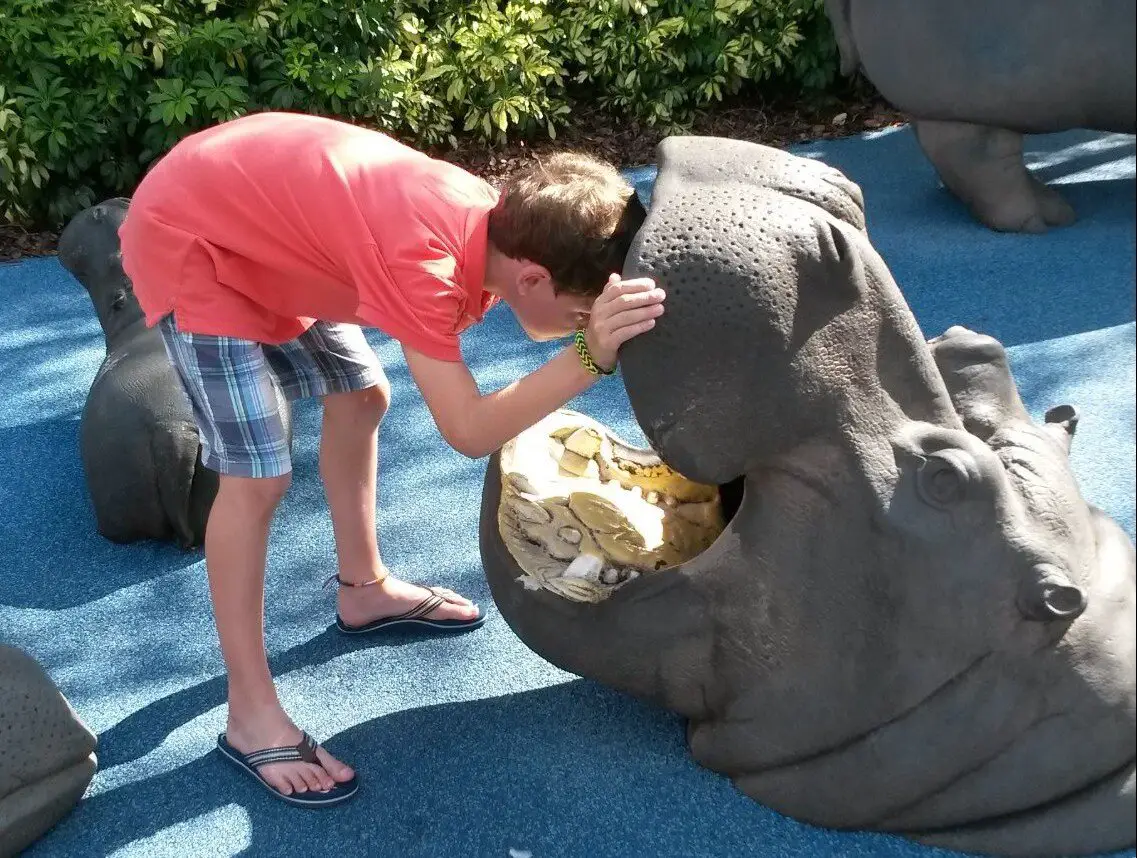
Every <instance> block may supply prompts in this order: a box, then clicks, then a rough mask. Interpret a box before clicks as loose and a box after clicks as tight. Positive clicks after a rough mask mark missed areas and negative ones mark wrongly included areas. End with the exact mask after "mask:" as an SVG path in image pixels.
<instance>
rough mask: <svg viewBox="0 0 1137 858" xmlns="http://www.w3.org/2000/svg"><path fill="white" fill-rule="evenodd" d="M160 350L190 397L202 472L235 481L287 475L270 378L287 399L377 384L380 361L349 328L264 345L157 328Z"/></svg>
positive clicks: (168, 323) (165, 323)
mask: <svg viewBox="0 0 1137 858" xmlns="http://www.w3.org/2000/svg"><path fill="white" fill-rule="evenodd" d="M158 330H159V331H160V333H161V335H162V341H163V342H164V343H165V345H166V353H167V354H168V355H169V357H170V362H171V363H172V364H173V365H174V369H175V370H176V371H177V373H178V377H179V378H180V379H181V382H182V386H183V387H184V388H185V391H186V394H187V396H189V400H190V405H191V406H192V408H193V415H194V421H195V422H196V423H197V430H198V434H199V436H200V438H201V446H202V450H201V460H202V464H204V465H205V466H206V467H207V468H209V469H211V470H214V471H217V472H219V473H222V474H229V475H231V476H238V477H277V476H281V475H283V474H287V473H289V472H290V471H291V470H292V457H291V455H290V451H289V445H288V436H287V434H286V433H285V431H284V423H283V421H282V419H281V416H280V402H279V400H278V399H277V395H276V392H275V390H274V387H273V383H272V380H273V378H274V377H275V379H276V380H277V382H278V383H279V384H280V387H281V389H282V390H283V392H284V396H285V397H286V398H287V399H289V400H295V399H300V398H301V397H306V396H324V395H326V394H329V393H346V392H348V391H353V390H363V389H365V388H368V387H374V386H375V385H378V384H381V383H383V380H384V376H383V369H382V367H380V366H379V360H378V358H376V356H375V352H374V351H372V349H371V346H369V345H368V343H367V340H366V339H365V338H364V336H363V331H362V330H360V329H359V328H358V327H356V326H354V325H339V324H330V323H326V322H317V323H316V324H314V325H313V326H312V327H311V328H309V329H308V330H307V331H305V332H304V333H303V334H301V335H300V336H299V337H297V338H296V339H294V340H289V341H288V342H286V343H282V344H280V345H267V344H264V343H258V342H253V341H251V340H242V339H237V338H236V337H215V336H208V335H204V334H190V333H185V332H183V331H179V330H178V329H177V326H176V325H175V322H174V318H173V316H166V317H165V318H163V319H162V320H161V321H160V322H159V323H158Z"/></svg>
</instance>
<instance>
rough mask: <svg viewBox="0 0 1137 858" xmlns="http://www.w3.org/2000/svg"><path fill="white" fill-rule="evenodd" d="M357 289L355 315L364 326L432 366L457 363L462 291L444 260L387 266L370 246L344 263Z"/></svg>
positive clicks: (450, 264) (439, 256) (452, 264)
mask: <svg viewBox="0 0 1137 858" xmlns="http://www.w3.org/2000/svg"><path fill="white" fill-rule="evenodd" d="M349 265H350V266H351V268H352V272H351V273H352V276H353V278H354V279H355V282H356V284H357V288H358V289H359V306H358V308H357V310H356V313H357V315H358V317H359V319H360V320H361V321H362V322H363V323H364V324H367V325H373V326H374V327H376V328H378V329H379V330H381V331H383V332H384V333H386V334H389V335H390V336H392V337H394V338H395V339H396V340H398V341H399V342H401V343H403V344H404V345H407V346H409V347H411V348H412V349H415V350H416V351H420V352H422V353H423V354H425V355H428V356H429V357H433V358H436V359H438V360H447V361H460V360H462V351H461V348H460V346H459V343H458V332H459V329H460V323H461V320H462V318H463V316H464V314H465V311H466V307H465V301H466V295H465V291H464V290H463V289H462V288H461V286H460V285H459V284H458V283H457V280H456V273H457V265H456V263H455V262H454V261H453V259H452V258H450V257H447V256H445V255H444V254H435V255H433V256H432V257H431V258H429V259H426V260H423V261H419V262H415V263H411V264H399V265H391V264H389V263H388V262H387V261H386V260H385V259H384V258H383V255H382V254H381V253H380V252H379V250H378V249H377V248H376V247H375V246H374V245H368V247H367V248H366V249H365V250H364V251H362V252H361V253H360V254H359V255H358V256H357V258H356V259H355V260H353V261H352V262H350V263H349Z"/></svg>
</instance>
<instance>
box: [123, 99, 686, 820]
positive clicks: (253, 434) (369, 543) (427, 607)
mask: <svg viewBox="0 0 1137 858" xmlns="http://www.w3.org/2000/svg"><path fill="white" fill-rule="evenodd" d="M632 192H633V191H632V188H631V187H630V186H629V185H628V184H627V183H626V182H624V181H623V179H622V178H621V177H620V175H619V173H618V172H616V171H615V170H614V169H613V168H611V167H610V166H608V165H606V164H603V163H601V162H597V161H594V160H592V159H590V158H587V157H584V156H579V155H561V156H556V157H553V158H550V159H549V160H548V161H547V162H546V163H545V164H544V165H543V166H538V167H534V168H531V169H528V170H527V171H525V172H524V173H523V174H521V175H518V176H517V177H515V178H514V179H513V180H511V181H510V182H509V183H507V185H506V186H505V187H504V189H503V190H502V192H501V193H500V194H498V193H497V192H495V191H494V190H493V188H491V187H490V186H489V185H488V184H487V183H486V182H484V181H482V180H481V179H479V178H477V177H475V176H472V175H470V174H469V173H467V172H465V171H463V170H462V169H460V168H458V167H456V166H454V165H451V164H448V163H446V162H443V161H439V160H435V159H432V158H430V157H428V156H426V155H425V154H422V153H420V152H417V151H415V150H413V149H411V148H408V147H406V146H404V145H402V144H400V143H398V142H396V141H395V140H393V139H391V138H390V137H387V136H385V135H383V134H381V133H378V132H375V131H370V130H366V129H362V128H358V127H355V126H352V125H349V124H347V123H343V122H339V121H335V120H331V119H325V118H319V117H315V116H308V115H304V114H292V113H260V114H254V115H251V116H247V117H244V118H241V119H237V120H234V121H231V122H227V123H224V124H222V125H219V126H216V127H213V128H210V129H207V130H205V131H202V132H199V133H197V134H194V135H191V136H189V137H187V138H185V139H184V140H182V141H181V142H180V143H179V144H178V145H177V146H175V147H174V149H173V150H171V151H170V152H169V153H168V154H167V155H166V156H165V157H164V158H162V159H161V160H160V161H159V163H158V164H156V165H155V167H154V168H153V169H152V170H151V171H150V172H149V173H148V174H147V176H146V177H145V178H144V180H143V181H142V182H141V184H140V185H139V187H138V188H137V191H136V193H135V195H134V197H133V199H132V201H131V204H130V208H129V211H128V214H127V217H126V220H125V222H124V223H123V225H122V228H121V230H120V237H121V240H122V254H123V268H124V270H125V271H126V273H127V275H128V276H129V277H130V279H131V281H132V282H133V286H134V291H135V294H136V296H137V298H138V301H139V302H140V304H141V306H142V308H143V310H144V311H145V313H146V317H147V324H149V325H151V326H154V325H157V326H158V328H159V330H160V332H161V335H162V337H163V339H164V342H165V344H166V348H167V351H168V353H169V355H170V359H171V362H172V364H173V365H174V367H175V369H176V370H177V372H178V375H179V378H180V379H181V381H182V384H183V385H184V387H185V390H186V393H187V395H188V397H189V399H190V402H191V404H192V406H193V413H194V418H195V420H196V422H197V425H198V430H199V432H200V435H201V442H202V459H203V462H204V464H205V466H206V467H208V468H211V469H213V470H216V471H217V472H219V474H220V487H219V489H218V493H217V497H216V500H215V501H214V503H213V507H212V510H211V512H210V516H209V521H208V524H207V527H206V536H205V557H206V567H207V570H208V575H209V587H210V595H211V599H212V603H213V611H214V618H215V622H216V625H217V633H218V637H219V639H220V644H221V651H222V655H223V657H224V660H225V665H226V670H227V675H228V723H227V726H226V731H225V733H224V734H223V735H222V736H220V737H219V738H218V746H219V748H220V750H221V752H222V753H223V754H224V755H225V756H226V758H227V759H229V760H231V761H232V762H234V763H236V764H237V765H238V766H240V767H241V768H242V769H243V770H244V771H246V772H248V773H249V774H251V775H252V776H254V777H255V778H257V779H258V780H259V781H260V782H261V783H262V784H263V785H265V786H266V787H268V788H269V789H270V790H271V791H272V792H273V794H274V795H276V796H278V797H280V798H282V799H284V800H286V801H290V802H292V803H296V804H303V805H306V806H316V805H327V804H333V803H336V802H339V801H342V800H344V799H345V798H348V797H350V796H351V795H353V794H354V793H355V791H356V789H357V788H358V784H357V781H356V777H355V773H354V772H353V771H352V769H351V768H350V767H349V766H347V765H345V764H344V763H342V762H340V761H339V760H336V759H335V758H333V757H332V756H331V755H330V754H329V753H328V752H327V751H326V750H325V749H324V748H322V747H320V746H319V745H318V744H317V743H316V742H315V741H314V740H313V739H312V738H311V737H309V736H308V735H307V734H306V733H303V732H302V731H301V730H300V729H298V728H297V727H296V725H295V724H293V723H292V721H291V719H290V718H289V717H288V715H287V714H286V713H285V711H284V709H283V707H282V706H281V703H280V700H279V699H278V697H277V694H276V688H275V686H274V684H273V680H272V676H271V674H270V672H269V666H268V661H267V658H266V654H265V648H264V578H265V562H266V552H267V543H268V534H269V525H270V522H271V520H272V517H273V514H274V512H275V510H276V507H277V505H278V504H279V503H280V500H281V498H282V497H283V495H284V493H285V491H286V489H287V488H288V485H289V479H290V473H291V462H290V459H289V448H288V439H287V438H286V436H285V433H284V429H283V424H282V421H281V417H280V412H279V410H278V406H277V400H276V397H275V394H274V388H273V385H272V379H273V377H275V379H276V380H277V382H278V383H279V384H280V386H281V387H282V389H283V391H284V393H285V395H286V396H287V397H288V398H290V399H295V398H298V397H307V396H315V397H320V398H321V399H322V400H323V426H322V430H321V435H320V476H321V478H322V481H323V484H324V487H325V493H326V497H327V502H328V507H329V510H330V513H331V518H332V526H333V532H334V535H335V545H336V557H337V565H338V574H337V575H336V576H335V579H336V580H337V581H338V582H339V584H340V585H341V586H340V588H339V592H338V596H337V617H336V622H337V626H338V627H339V629H340V630H341V631H344V632H348V633H356V634H364V633H371V632H379V631H381V630H383V629H386V628H388V627H389V626H391V625H393V624H396V623H408V622H411V623H418V624H422V625H426V626H429V627H431V628H436V629H440V630H461V629H469V628H473V627H476V626H479V625H481V624H482V623H483V622H484V621H485V616H484V614H482V613H481V612H480V611H479V610H478V608H477V607H476V606H474V605H473V604H471V602H470V601H469V600H467V599H465V598H463V597H461V596H459V595H457V594H456V593H454V592H452V591H451V590H447V589H444V588H442V587H429V588H423V587H418V586H414V585H412V584H410V583H407V582H404V581H401V580H399V579H398V578H396V577H394V576H393V575H392V574H391V573H390V570H388V568H387V567H386V566H385V565H384V563H383V560H382V558H381V557H380V553H379V545H378V537H377V532H376V522H375V504H376V479H377V467H378V463H377V443H378V439H377V433H378V428H379V423H380V421H381V420H382V418H383V415H384V413H385V412H386V410H387V405H388V401H389V395H390V387H389V385H388V382H387V378H386V376H385V375H384V373H383V369H382V368H381V367H380V365H379V363H378V361H377V359H376V356H375V354H374V352H373V351H372V350H371V349H370V347H369V346H368V345H367V342H366V340H365V339H364V336H363V332H362V331H361V329H360V326H368V327H374V328H377V329H379V330H381V331H383V332H385V333H386V334H388V335H389V336H391V337H392V338H394V339H395V340H397V341H398V342H399V343H400V344H401V345H402V348H403V353H404V355H405V357H406V361H407V366H408V368H409V370H410V373H411V376H412V377H413V378H414V381H415V383H416V385H417V386H418V388H419V390H420V391H421V392H422V395H423V397H424V399H425V401H426V404H427V406H428V408H429V410H430V413H431V415H432V416H433V418H434V421H435V423H436V424H437V426H438V429H439V431H440V432H441V434H442V436H443V438H445V440H446V441H447V442H448V443H449V444H450V445H451V446H452V447H453V448H454V449H455V450H457V451H459V452H460V453H463V454H464V455H466V456H469V457H471V458H480V457H482V456H486V455H489V454H490V453H492V452H493V451H495V450H497V449H498V448H499V447H501V446H502V445H503V444H504V443H505V442H506V441H508V440H509V439H510V438H512V437H513V436H515V435H517V434H518V433H520V432H521V431H523V430H524V429H526V428H528V427H529V426H531V425H533V424H534V423H536V422H537V421H539V420H540V419H542V418H543V417H545V416H546V415H547V414H549V413H551V412H552V411H554V410H556V409H557V408H559V407H561V406H562V405H564V404H565V403H567V402H568V401H569V400H570V399H572V398H573V397H575V396H576V395H578V394H580V393H581V392H583V391H584V390H585V389H587V388H588V387H589V386H590V385H591V384H592V383H593V382H594V381H596V379H597V378H598V377H599V376H598V373H605V372H608V371H609V370H610V369H611V368H612V367H613V366H614V364H615V362H616V352H617V349H618V348H619V347H620V345H621V344H622V343H623V342H625V341H626V340H628V339H629V338H631V337H633V336H636V335H637V334H640V333H642V332H644V331H646V330H648V329H650V328H651V327H652V326H653V325H654V320H655V319H656V317H658V316H659V315H660V314H661V313H662V312H663V303H662V302H663V297H664V296H663V293H662V291H661V290H659V289H657V288H655V286H654V284H653V283H652V281H651V280H648V279H638V280H629V281H621V280H620V278H619V275H618V274H616V273H615V272H617V271H619V270H620V269H621V268H622V266H623V256H624V252H625V251H626V247H627V242H628V240H629V239H630V232H631V227H630V226H629V224H628V223H627V222H626V221H625V220H624V216H625V210H626V207H627V203H628V200H629V197H630V195H631V194H632ZM498 301H502V302H504V303H505V304H507V305H508V306H509V307H510V309H511V310H512V311H513V312H514V313H515V314H516V315H517V318H518V321H519V322H520V324H521V326H522V327H523V328H524V330H525V331H526V333H527V334H528V335H529V336H530V337H531V338H532V339H534V340H548V339H552V338H558V337H563V336H567V335H568V334H571V333H573V332H574V331H582V332H583V335H582V336H578V338H577V342H576V347H573V346H569V347H567V348H565V349H564V350H563V351H561V352H560V353H559V354H557V356H556V357H554V358H552V359H551V360H550V361H548V362H547V363H546V364H544V365H543V366H542V367H540V368H539V369H537V370H536V371H535V372H533V373H531V374H529V375H527V376H525V377H524V378H522V379H520V380H518V381H516V382H515V383H513V384H510V385H509V386H507V387H505V388H503V389H501V390H498V391H496V392H494V393H490V394H487V395H482V394H481V393H480V392H479V390H478V388H477V385H476V383H475V381H474V378H473V376H472V375H471V373H470V371H469V369H468V368H467V367H466V365H465V364H464V363H463V361H462V355H461V352H460V350H459V345H458V336H459V334H460V333H461V332H462V331H463V330H464V329H466V328H467V327H469V326H470V325H471V324H474V323H476V322H479V321H481V320H482V318H483V316H484V314H485V313H486V311H487V310H488V309H489V308H490V307H492V306H493V305H494V304H495V303H496V302H498Z"/></svg>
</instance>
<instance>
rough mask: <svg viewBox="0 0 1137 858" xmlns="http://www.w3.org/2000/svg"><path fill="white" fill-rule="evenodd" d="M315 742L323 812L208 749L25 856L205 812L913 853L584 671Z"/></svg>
mask: <svg viewBox="0 0 1137 858" xmlns="http://www.w3.org/2000/svg"><path fill="white" fill-rule="evenodd" d="M209 693H210V694H212V693H213V692H212V691H211V692H209ZM188 702H189V698H183V703H188ZM204 702H205V700H204V699H199V700H198V704H201V703H204ZM183 708H184V706H183ZM189 708H191V709H192V708H195V707H194V706H190V707H189ZM170 711H171V712H172V711H173V710H170ZM151 717H153V710H152V709H151ZM327 746H328V748H329V750H330V751H331V752H332V753H334V754H336V755H338V756H339V757H341V758H342V759H345V760H348V761H350V762H351V764H352V765H353V766H354V767H355V768H356V770H357V771H358V772H359V776H360V782H361V791H360V794H359V795H358V796H357V797H356V798H355V799H354V800H353V801H351V802H348V803H345V804H344V805H341V806H340V807H338V808H336V809H333V810H328V811H323V812H311V811H303V810H300V809H296V808H292V807H289V806H287V805H284V804H283V803H281V802H279V801H276V800H275V799H273V798H272V797H271V796H270V795H268V794H267V792H266V791H264V790H263V789H261V788H260V787H259V786H257V785H256V784H254V783H253V782H252V781H251V780H250V779H249V778H248V777H247V776H245V775H244V774H242V773H240V772H238V771H237V770H236V769H234V768H232V767H231V766H228V765H227V764H226V763H225V762H224V761H223V760H221V759H220V758H219V757H218V756H217V754H216V753H215V752H210V753H208V754H207V755H205V756H203V757H201V758H199V759H196V760H194V761H193V762H191V763H188V764H186V765H184V766H182V767H180V768H177V769H174V770H172V771H168V772H165V773H163V774H160V775H156V776H154V777H149V778H145V779H143V780H139V781H136V782H133V783H128V784H125V785H123V786H121V787H118V788H116V789H113V790H111V791H109V792H107V793H103V794H99V795H96V796H94V797H92V798H89V799H87V800H85V801H83V802H82V803H81V804H80V805H79V806H78V807H77V808H76V810H75V811H74V813H73V814H72V815H71V816H69V817H68V818H67V819H65V820H64V821H63V822H62V823H60V825H58V826H57V828H56V829H55V830H54V831H52V832H51V833H50V834H49V835H48V836H47V837H45V838H44V839H43V840H41V841H40V842H39V843H38V844H37V845H36V846H35V847H34V848H33V849H32V850H30V851H29V853H28V855H29V856H37V855H49V854H67V855H69V856H72V855H95V854H98V855H107V854H110V853H112V852H114V851H115V850H117V849H122V848H123V847H128V846H129V845H130V844H135V849H137V850H138V851H145V849H144V848H142V847H143V843H139V842H138V841H146V843H145V846H146V847H157V848H158V851H162V848H161V847H163V846H165V847H167V848H169V847H170V846H171V845H172V841H173V840H174V839H175V838H177V843H178V845H179V848H180V849H182V850H183V852H182V854H190V853H193V852H195V851H196V852H198V853H203V852H204V851H205V850H207V849H209V848H211V847H212V848H213V849H216V840H217V839H219V838H221V837H222V834H221V833H220V832H218V831H216V830H214V828H212V827H210V826H206V825H204V824H202V821H201V820H202V818H203V817H213V816H215V815H217V814H222V815H223V816H224V817H225V818H226V820H227V821H228V827H229V830H228V831H227V832H226V834H225V836H227V837H228V838H229V839H234V838H236V839H237V840H238V841H239V843H240V847H241V850H240V851H241V852H242V853H243V854H251V855H274V856H280V858H286V857H287V856H292V855H296V856H301V855H309V854H311V852H312V850H313V848H314V844H325V845H326V846H328V847H330V848H334V850H335V852H336V854H337V855H341V856H354V855H359V856H372V855H383V856H396V855H397V856H400V858H412V856H424V858H425V856H432V858H433V857H434V856H447V855H455V856H457V855H461V856H467V855H487V856H488V855H502V856H505V855H510V854H513V855H524V854H530V855H533V856H541V858H552V856H558V858H591V856H595V855H603V856H606V858H621V856H637V858H638V856H642V855H652V856H655V858H689V856H692V855H696V854H698V855H708V856H709V855H715V856H743V855H746V856H749V855H753V854H754V848H755V844H756V843H762V844H763V848H762V852H763V853H764V854H810V855H814V856H818V858H823V856H826V855H830V856H838V855H850V854H873V855H878V856H895V858H900V856H907V858H912V855H913V849H914V847H913V846H912V844H909V843H906V842H904V841H901V840H900V839H899V838H894V837H890V836H883V835H873V834H867V833H865V834H841V835H838V834H836V833H835V832H830V831H826V830H822V829H816V828H813V827H811V826H808V825H805V824H802V823H798V822H795V821H793V820H789V819H787V818H785V817H783V816H781V815H779V814H777V813H775V812H773V811H771V810H769V809H768V808H765V807H763V806H761V805H758V804H756V803H754V802H753V801H751V800H750V799H749V798H747V797H745V796H744V795H742V794H741V793H739V792H738V791H737V790H735V789H734V788H733V786H732V785H731V784H730V783H729V781H728V780H726V779H725V778H723V777H720V776H718V775H716V774H714V773H711V772H708V771H706V770H704V769H701V768H699V767H698V766H697V765H695V764H694V763H693V762H692V761H691V760H690V758H689V757H688V755H687V753H686V750H685V747H684V740H683V729H682V723H681V722H680V720H679V719H677V718H676V717H674V716H672V715H669V714H668V713H665V712H663V711H661V710H657V709H654V708H652V707H649V706H646V705H643V704H640V703H638V702H636V701H632V700H630V699H629V698H627V697H626V696H623V695H620V694H618V693H616V692H613V691H609V690H606V689H604V688H602V687H599V686H597V685H595V684H593V683H591V682H589V681H587V680H574V681H570V682H567V683H565V684H561V685H554V686H548V687H545V688H541V689H538V690H534V691H526V692H520V693H515V694H509V695H506V696H502V697H493V698H488V699H481V700H472V701H465V702H455V703H446V704H441V705H436V706H429V707H423V708H417V709H410V710H405V711H401V712H395V713H392V714H390V715H387V716H385V717H382V718H377V719H374V720H371V721H368V722H365V723H362V724H359V725H358V726H356V727H353V728H350V729H348V730H345V731H344V732H342V733H341V734H339V735H338V736H336V737H334V738H333V739H331V740H330V741H329V742H327ZM171 828H175V831H173V832H171V831H168V830H167V829H171ZM234 828H236V829H237V830H234ZM194 841H197V842H194ZM803 849H804V850H805V851H803ZM511 850H512V852H511ZM127 851H129V852H134V851H135V850H134V849H131V850H124V852H127ZM919 854H920V855H927V856H928V858H933V856H935V855H944V856H946V855H948V854H952V853H947V852H942V851H939V850H924V849H920V850H919Z"/></svg>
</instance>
